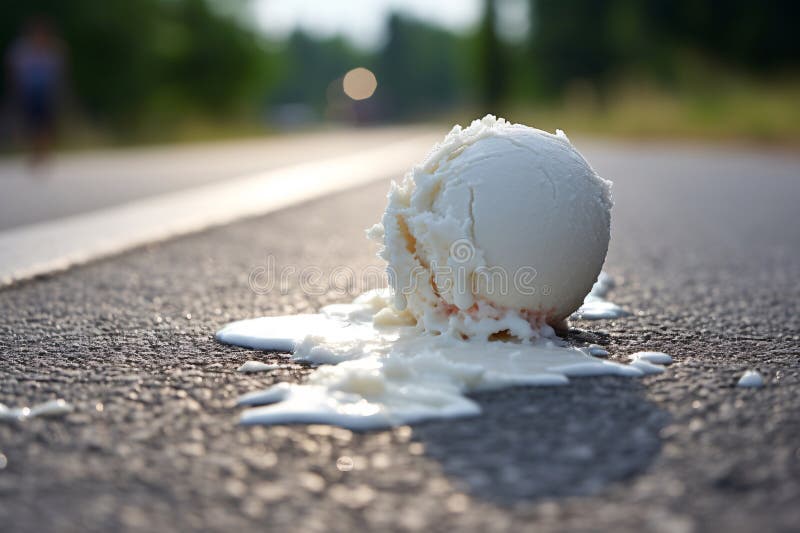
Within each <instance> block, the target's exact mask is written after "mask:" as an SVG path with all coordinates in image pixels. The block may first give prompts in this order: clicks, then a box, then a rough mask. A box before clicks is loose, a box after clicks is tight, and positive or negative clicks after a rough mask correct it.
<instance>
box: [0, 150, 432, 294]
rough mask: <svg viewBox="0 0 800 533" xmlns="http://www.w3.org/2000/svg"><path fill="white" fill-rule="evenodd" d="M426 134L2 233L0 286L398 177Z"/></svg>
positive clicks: (418, 155) (419, 155)
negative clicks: (373, 147) (372, 182)
mask: <svg viewBox="0 0 800 533" xmlns="http://www.w3.org/2000/svg"><path fill="white" fill-rule="evenodd" d="M434 140H435V137H434V136H431V135H424V136H418V137H413V138H411V139H408V140H404V141H400V142H395V143H391V144H387V145H385V146H383V147H381V148H377V149H371V150H367V151H364V152H359V153H356V154H348V155H344V156H341V157H336V158H332V159H325V160H321V161H313V162H309V163H303V164H299V165H294V166H290V167H284V168H281V169H276V170H270V171H268V172H264V173H260V174H256V175H250V176H246V177H242V178H237V179H235V180H228V181H225V182H222V183H215V184H212V185H206V186H202V187H198V188H195V189H192V190H189V191H181V192H176V193H170V194H165V195H161V196H157V197H154V198H146V199H143V200H138V201H135V202H131V203H128V204H125V205H122V206H117V207H113V208H108V209H100V210H97V211H93V212H90V213H86V214H81V215H76V216H70V217H65V218H61V219H57V220H53V221H47V222H43V223H38V224H31V225H29V226H23V227H20V228H13V229H10V230H8V231H6V232H3V233H0V286H1V285H9V284H12V283H14V282H16V281H19V280H23V279H28V278H31V277H34V276H37V275H40V274H46V273H49V272H54V271H58V270H65V269H67V268H70V267H72V266H74V265H77V264H82V263H86V262H88V261H93V260H95V259H98V258H102V257H108V256H110V255H114V254H118V253H120V252H123V251H125V250H129V249H131V248H134V247H136V246H141V245H143V244H147V243H151V242H155V241H160V240H164V239H170V238H173V237H177V236H180V235H186V234H189V233H194V232H197V231H201V230H204V229H207V228H210V227H213V226H219V225H223V224H227V223H230V222H233V221H235V220H238V219H241V218H245V217H251V216H255V215H262V214H266V213H269V212H271V211H275V210H278V209H282V208H285V207H288V206H291V205H293V204H297V203H300V202H304V201H306V200H310V199H313V198H318V197H321V196H324V195H326V194H330V193H332V192H335V191H340V190H344V189H347V188H350V187H355V186H357V185H361V184H365V183H369V182H371V181H375V180H379V179H384V178H388V177H400V176H402V174H403V173H404V172H405V171H406V170H407V169H408V168H410V167H411V165H412V164H413V163H414V162H415V161H418V160H420V159H422V157H423V156H424V155H425V151H426V150H427V149H428V148H429V147H430V146H431V144H432V143H433V142H434Z"/></svg>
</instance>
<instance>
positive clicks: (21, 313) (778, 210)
mask: <svg viewBox="0 0 800 533" xmlns="http://www.w3.org/2000/svg"><path fill="white" fill-rule="evenodd" d="M578 146H579V148H581V149H582V150H583V151H584V153H585V155H586V156H587V158H588V159H589V160H590V161H591V162H592V163H593V164H594V166H595V167H596V168H597V169H598V171H599V172H600V173H601V174H603V175H604V176H606V177H609V178H612V179H614V181H615V186H614V196H615V200H616V207H615V210H614V214H613V238H612V246H611V250H610V253H609V257H608V260H607V263H606V270H607V271H609V272H610V273H611V274H612V275H613V276H615V277H616V278H617V280H618V281H619V287H618V288H617V289H616V290H615V291H614V292H613V295H612V299H613V300H614V301H615V302H617V303H619V304H621V305H623V306H626V307H627V308H629V309H631V310H632V311H634V313H633V314H632V315H631V316H629V317H626V318H624V319H619V320H614V321H600V322H578V323H575V324H574V326H575V327H576V328H577V329H575V330H573V331H572V332H571V333H570V337H572V338H573V339H574V340H576V341H579V340H586V339H588V340H592V341H596V342H600V343H601V344H604V345H606V346H607V347H608V349H609V351H610V352H611V353H612V357H614V358H622V357H623V356H624V355H625V354H628V353H632V352H635V351H639V350H644V349H647V350H661V351H665V352H667V353H669V354H671V355H672V356H673V357H674V359H675V361H676V362H675V364H673V365H672V366H671V367H670V368H669V370H668V371H667V372H666V373H664V374H661V375H657V376H650V377H646V378H644V379H640V380H632V379H628V378H617V377H603V378H584V379H574V380H573V383H572V384H571V385H570V386H568V387H564V388H540V389H536V388H517V389H513V390H505V391H499V392H494V393H485V394H481V395H479V396H477V399H478V400H479V402H480V403H481V405H482V407H483V408H484V410H485V413H484V414H483V415H482V416H480V417H477V418H471V419H463V420H457V421H433V422H429V423H425V424H420V425H417V426H414V427H412V428H409V427H402V428H397V429H394V430H390V431H377V432H369V433H353V432H350V431H346V430H342V429H335V428H329V427H326V426H289V427H240V426H238V425H237V424H236V419H237V416H238V413H239V410H238V409H237V408H235V407H233V402H234V400H235V398H236V397H237V396H238V395H239V394H241V393H244V392H247V391H250V390H254V389H257V388H260V387H263V386H265V385H268V384H270V383H273V382H276V381H282V380H297V381H301V380H302V379H303V377H304V375H306V374H307V372H308V371H309V370H308V369H307V368H306V367H304V366H302V365H299V364H293V363H287V364H286V366H285V368H283V369H282V370H279V371H277V372H274V373H272V374H268V375H249V376H248V375H241V374H238V373H236V372H235V369H236V368H237V367H238V366H239V365H240V364H241V363H242V362H244V361H245V360H248V359H253V358H260V359H263V360H269V361H280V360H281V359H280V356H278V355H269V354H259V353H253V352H248V351H246V350H243V349H237V348H232V347H229V346H222V345H219V344H217V343H215V342H214V340H213V339H212V335H213V332H214V331H215V330H216V329H217V328H218V327H220V326H221V325H223V324H225V323H226V322H227V321H230V320H232V319H239V318H246V317H252V316H258V315H264V314H279V313H295V312H303V311H309V310H313V309H316V308H318V307H319V306H320V305H323V304H324V303H328V302H331V301H336V300H342V299H344V297H343V296H341V295H337V294H335V293H334V292H332V291H328V292H325V293H324V294H321V295H308V294H303V293H302V292H301V291H300V289H299V285H298V284H297V283H296V282H295V283H290V284H288V286H287V287H286V290H285V291H280V290H276V291H273V292H271V293H269V294H262V295H259V294H256V293H255V292H253V291H252V290H250V288H249V287H248V276H249V273H250V271H251V270H252V269H253V268H254V267H257V266H259V265H262V264H264V262H265V261H266V257H267V256H269V255H272V256H273V257H275V258H276V260H277V263H278V267H280V266H283V265H295V266H298V268H300V267H302V266H306V265H317V266H320V267H321V268H323V269H324V270H326V271H328V270H330V269H333V268H335V267H336V266H337V265H349V266H351V267H353V268H355V269H358V268H361V267H364V266H365V265H368V264H375V259H373V254H374V251H375V250H374V247H373V246H372V245H370V244H368V243H367V242H366V241H365V240H364V238H363V228H365V227H366V226H368V225H370V224H371V223H372V222H374V221H375V220H376V219H377V218H378V215H379V213H380V211H381V209H382V207H383V202H384V200H383V196H384V193H385V189H386V183H378V184H375V185H370V186H368V187H365V188H362V189H359V190H354V191H348V192H345V193H340V194H337V195H335V196H330V197H327V198H324V199H322V200H317V201H314V202H311V203H307V204H304V205H301V206H298V207H295V208H291V209H288V210H284V211H281V212H277V213H273V214H271V215H268V216H265V217H262V218H257V219H252V220H248V221H244V222H240V223H237V224H233V225H230V226H227V227H223V228H220V229H215V230H212V231H208V232H206V233H203V234H198V235H195V236H192V237H187V238H182V239H180V240H176V241H171V242H167V243H162V244H158V245H153V246H150V247H146V248H143V249H137V250H134V251H132V252H130V253H127V254H124V255H122V256H119V257H116V258H113V259H110V260H105V261H102V262H97V263H93V264H90V265H87V266H84V267H81V268H78V269H75V270H72V271H69V272H67V273H62V274H57V275H52V276H49V277H45V278H40V279H36V280H32V281H29V282H24V283H21V284H17V285H15V286H12V287H10V288H7V289H4V290H3V291H2V292H0V307H1V308H2V315H1V316H0V350H2V357H0V402H2V403H6V404H9V405H15V404H22V403H32V402H38V401H43V400H47V399H51V398H55V397H62V398H65V399H66V400H68V401H69V402H72V403H73V404H74V405H75V406H76V411H75V412H74V413H73V414H70V415H68V416H66V417H65V418H63V419H55V420H45V419H32V420H28V421H27V422H25V423H23V424H12V425H9V424H2V425H0V453H2V454H3V455H4V456H5V458H6V461H5V462H6V463H7V464H6V465H5V467H4V468H2V469H0V524H2V528H0V529H2V530H3V531H31V532H34V531H36V532H40V531H53V530H58V531H81V532H83V531H156V530H181V531H186V530H195V529H196V530H209V531H249V530H259V531H262V530H275V531H359V530H375V531H393V530H397V531H452V530H465V531H495V530H498V531H500V530H510V531H520V530H536V531H561V530H571V531H609V530H613V531H656V532H662V531H664V532H674V533H682V532H691V531H732V532H738V531H759V532H762V531H792V530H795V531H796V528H797V524H800V361H798V358H799V357H800V309H799V308H798V307H799V305H798V302H800V282H798V280H800V229H799V228H800V225H798V207H797V206H798V205H800V158H798V157H797V156H796V155H791V154H788V153H780V152H759V151H755V150H750V149H745V148H741V147H739V148H706V147H701V146H694V147H693V146H664V145H646V144H642V145H635V144H629V145H619V144H610V143H608V144H607V143H579V144H578ZM750 368H755V369H758V370H759V371H761V372H762V373H763V374H764V375H765V377H766V381H767V383H766V385H765V386H764V387H763V388H761V389H758V390H746V389H740V388H736V387H734V384H735V382H736V379H737V378H738V376H739V375H741V373H742V372H743V371H744V370H746V369H750ZM342 458H346V459H342ZM337 461H338V464H339V466H340V467H343V466H344V467H346V466H352V469H348V468H344V469H343V470H342V469H340V468H337ZM0 464H2V461H0Z"/></svg>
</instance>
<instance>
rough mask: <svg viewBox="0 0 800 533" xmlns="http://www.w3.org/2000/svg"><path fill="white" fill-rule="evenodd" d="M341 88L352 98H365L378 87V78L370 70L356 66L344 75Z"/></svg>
mask: <svg viewBox="0 0 800 533" xmlns="http://www.w3.org/2000/svg"><path fill="white" fill-rule="evenodd" d="M342 88H343V89H344V94H346V95H347V96H349V97H350V98H352V99H353V100H366V99H367V98H369V97H370V96H372V93H374V92H375V89H377V88H378V80H377V79H376V78H375V74H373V73H372V71H370V70H368V69H365V68H363V67H358V68H354V69H353V70H351V71H350V72H348V73H347V74H345V75H344V79H343V80H342Z"/></svg>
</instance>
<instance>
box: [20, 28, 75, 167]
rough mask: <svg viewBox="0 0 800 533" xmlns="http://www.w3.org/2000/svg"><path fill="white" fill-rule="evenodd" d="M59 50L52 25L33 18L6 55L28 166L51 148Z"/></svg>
mask: <svg viewBox="0 0 800 533" xmlns="http://www.w3.org/2000/svg"><path fill="white" fill-rule="evenodd" d="M63 50H64V47H63V45H62V43H61V40H60V39H59V37H58V35H57V34H56V32H55V30H54V29H53V26H52V24H51V23H50V22H49V21H48V20H46V19H44V18H34V19H31V20H30V21H29V22H28V23H27V24H26V26H25V28H24V29H23V31H22V33H21V34H20V36H19V37H18V38H17V39H16V40H15V41H14V42H13V43H12V44H11V46H10V47H9V49H8V51H7V53H6V70H7V76H8V78H7V79H8V82H9V95H10V98H11V103H12V107H13V108H14V110H15V111H16V113H17V115H18V116H19V117H20V118H21V119H22V122H23V133H24V135H25V137H26V141H27V143H26V144H27V146H28V147H29V149H30V151H31V163H32V164H38V163H42V162H44V161H45V160H46V159H47V157H48V156H49V154H50V151H51V149H52V145H53V140H54V137H55V127H56V119H57V118H58V111H59V109H58V108H59V103H60V97H61V92H62V86H63V80H64V70H65V59H64V51H63Z"/></svg>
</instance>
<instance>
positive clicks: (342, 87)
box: [0, 0, 800, 153]
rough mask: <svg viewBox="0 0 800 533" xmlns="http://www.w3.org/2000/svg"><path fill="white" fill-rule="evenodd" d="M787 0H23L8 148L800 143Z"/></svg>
mask: <svg viewBox="0 0 800 533" xmlns="http://www.w3.org/2000/svg"><path fill="white" fill-rule="evenodd" d="M799 5H800V4H798V3H797V2H794V1H791V0H773V1H769V2H762V1H755V0H753V1H747V0H729V1H722V0H642V1H634V0H580V1H579V0H436V1H431V0H336V1H324V0H318V1H314V0H249V1H247V0H240V1H234V0H229V1H224V0H137V1H136V2H101V1H97V0H71V1H70V2H63V1H59V0H50V1H44V0H40V1H37V0H29V1H26V2H6V3H5V5H4V6H3V8H2V10H3V16H2V17H0V47H2V49H3V52H4V61H5V69H4V78H5V79H4V81H5V83H4V84H3V87H2V91H3V93H2V114H1V118H0V144H1V145H2V149H3V150H5V151H16V150H20V149H23V148H25V147H26V146H27V147H29V148H30V149H32V150H33V151H34V153H36V152H45V151H47V150H49V149H51V148H53V147H59V148H70V147H88V146H102V145H115V144H131V143H153V142H165V141H183V140H194V139H216V138H224V137H238V136H250V135H258V134H264V133H274V132H281V131H286V130H297V129H302V128H318V127H320V126H323V125H331V124H334V125H341V124H347V125H372V124H378V123H398V122H417V121H426V122H432V121H434V122H442V123H453V122H460V123H464V122H466V121H469V120H470V119H472V118H475V117H478V116H479V115H481V114H483V113H486V112H492V113H495V114H499V115H503V116H506V117H507V118H509V119H510V120H512V121H515V122H524V123H528V124H531V125H535V126H537V127H540V128H543V129H547V130H551V131H552V130H553V129H554V128H556V127H558V128H561V129H564V130H566V131H567V132H568V133H578V134H581V133H587V134H595V135H596V134H602V135H604V136H623V137H660V138H663V137H700V138H714V139H716V138H725V139H730V138H735V139H746V140H757V141H765V142H780V143H791V144H794V143H796V142H797V141H798V140H800V39H798V38H797V35H796V31H797V24H798V22H799V21H800V16H798V15H800V7H798V6H799Z"/></svg>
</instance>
